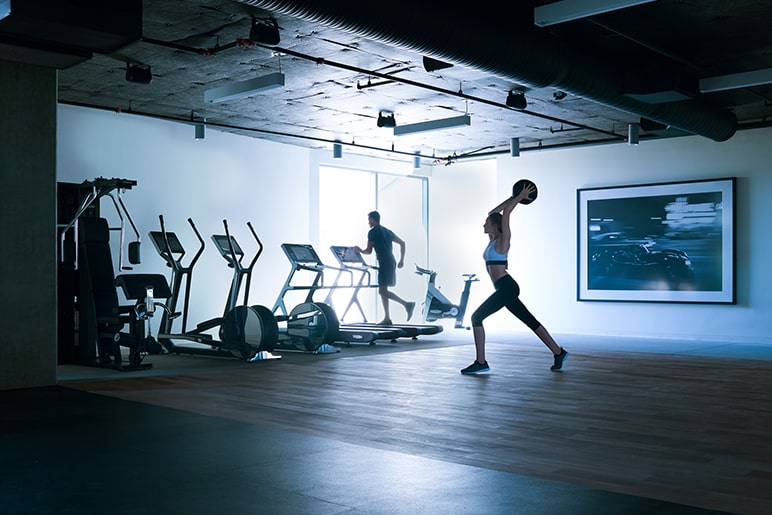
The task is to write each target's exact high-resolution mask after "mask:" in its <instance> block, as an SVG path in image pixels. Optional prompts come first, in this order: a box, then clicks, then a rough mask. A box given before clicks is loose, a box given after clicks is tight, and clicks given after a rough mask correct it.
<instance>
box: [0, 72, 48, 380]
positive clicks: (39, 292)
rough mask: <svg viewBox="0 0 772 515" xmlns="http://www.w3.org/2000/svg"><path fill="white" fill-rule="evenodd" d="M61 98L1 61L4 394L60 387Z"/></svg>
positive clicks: (41, 79)
mask: <svg viewBox="0 0 772 515" xmlns="http://www.w3.org/2000/svg"><path fill="white" fill-rule="evenodd" d="M56 98H57V72H56V70H55V69H51V68H43V67H38V66H31V65H25V64H16V63H10V62H5V61H0V199H1V201H0V389H6V390H7V389H12V388H25V387H34V386H46V385H52V384H56V364H57V363H56V334H57V326H56V316H57V315H56Z"/></svg>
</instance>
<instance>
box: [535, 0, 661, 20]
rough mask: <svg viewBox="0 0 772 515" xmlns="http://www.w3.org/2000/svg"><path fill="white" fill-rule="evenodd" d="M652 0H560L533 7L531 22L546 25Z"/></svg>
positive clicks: (651, 0)
mask: <svg viewBox="0 0 772 515" xmlns="http://www.w3.org/2000/svg"><path fill="white" fill-rule="evenodd" d="M653 1H654V0H562V1H560V2H552V3H551V4H545V5H540V6H538V7H534V8H533V22H534V23H535V24H536V25H538V26H539V27H548V26H550V25H555V24H557V23H563V22H567V21H571V20H578V19H580V18H587V17H588V16H594V15H596V14H601V13H605V12H609V11H616V10H617V9H624V8H625V7H632V6H634V5H639V4H646V3H649V2H653Z"/></svg>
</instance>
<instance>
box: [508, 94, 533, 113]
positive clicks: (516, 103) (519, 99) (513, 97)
mask: <svg viewBox="0 0 772 515" xmlns="http://www.w3.org/2000/svg"><path fill="white" fill-rule="evenodd" d="M527 105H528V101H527V100H526V99H525V91H516V90H515V91H510V92H509V94H508V95H507V106H508V107H512V108H514V109H521V110H522V109H525V107H526V106H527Z"/></svg>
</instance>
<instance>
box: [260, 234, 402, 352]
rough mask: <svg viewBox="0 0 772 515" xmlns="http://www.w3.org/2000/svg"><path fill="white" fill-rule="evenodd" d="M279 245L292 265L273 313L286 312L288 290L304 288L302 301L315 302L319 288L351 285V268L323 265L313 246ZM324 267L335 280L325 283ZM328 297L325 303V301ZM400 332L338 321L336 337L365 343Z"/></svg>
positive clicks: (330, 288)
mask: <svg viewBox="0 0 772 515" xmlns="http://www.w3.org/2000/svg"><path fill="white" fill-rule="evenodd" d="M281 248H282V250H283V251H284V255H286V256H287V259H288V260H289V262H290V264H291V265H292V268H291V269H290V273H289V275H288V276H287V279H286V280H285V281H284V286H283V287H282V289H281V292H280V293H279V296H278V298H277V299H276V302H275V303H274V305H273V313H274V314H276V313H277V312H278V313H280V314H282V315H287V306H286V304H285V301H284V297H285V296H286V295H287V293H289V292H291V291H301V292H305V300H304V302H316V301H314V294H315V293H316V292H317V291H319V290H325V289H327V290H332V289H340V288H353V287H354V284H353V272H352V271H349V270H346V269H344V268H335V267H330V266H327V265H325V264H324V263H322V260H321V258H320V257H319V255H318V254H317V253H316V250H314V248H313V246H311V245H306V244H298V243H282V245H281ZM325 271H330V272H336V273H337V276H336V279H335V282H334V283H333V284H332V285H328V284H325V282H324V278H325V277H324V275H325ZM345 277H348V279H349V280H348V281H345V282H344V284H341V281H340V280H341V279H342V278H345ZM328 301H329V296H328ZM328 301H327V302H325V303H326V304H328V305H329V302H328ZM404 335H405V333H404V331H402V330H400V329H399V328H397V327H392V326H376V325H360V324H340V326H339V330H338V337H337V339H336V341H338V342H343V343H369V344H371V345H373V344H375V342H376V341H377V340H392V341H393V340H395V339H396V338H398V337H400V336H404Z"/></svg>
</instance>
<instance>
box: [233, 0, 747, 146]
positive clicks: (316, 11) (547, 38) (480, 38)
mask: <svg viewBox="0 0 772 515" xmlns="http://www.w3.org/2000/svg"><path fill="white" fill-rule="evenodd" d="M239 1H240V2H241V3H244V4H248V5H251V6H255V7H259V8H261V9H265V10H268V11H271V12H273V13H278V14H282V15H286V16H291V17H294V18H299V19H303V20H306V21H311V22H316V23H319V24H321V25H325V26H329V27H333V28H336V29H340V30H343V31H346V32H349V33H353V34H357V35H360V36H362V37H367V38H369V39H372V40H375V41H380V42H382V43H386V44H390V45H394V46H399V47H402V48H405V49H406V50H410V51H413V52H416V53H418V54H422V55H428V56H430V57H432V58H434V59H439V60H442V61H447V62H451V63H456V64H462V65H465V66H469V67H471V68H475V69H478V70H481V71H484V72H487V73H490V74H491V75H495V76H499V77H502V78H506V79H508V80H512V81H514V82H516V83H519V84H523V85H526V86H528V87H532V88H545V87H554V88H556V89H560V90H562V91H566V92H568V93H571V94H573V95H576V96H579V97H582V98H586V99H588V100H592V101H594V102H598V103H599V104H604V105H607V106H610V107H613V108H616V109H620V110H622V111H626V112H629V113H632V114H635V115H638V116H641V117H644V118H647V119H650V120H655V121H657V122H660V123H662V124H664V125H667V126H671V127H674V128H678V129H681V130H683V131H686V132H689V133H692V134H698V135H700V136H704V137H706V138H710V139H712V140H714V141H726V140H728V139H729V138H731V137H732V136H733V135H734V134H735V132H736V131H737V117H736V116H735V115H734V113H733V112H732V111H729V110H726V109H720V108H717V107H715V106H711V105H708V104H705V103H703V102H700V101H699V100H689V101H683V102H672V103H667V104H648V103H645V102H641V101H638V100H635V99H632V98H630V97H627V96H625V95H623V94H622V93H621V91H623V89H624V87H625V76H626V73H625V72H626V69H625V67H624V66H623V65H622V64H621V63H620V64H619V66H615V65H614V64H610V63H608V62H607V61H606V60H603V59H601V58H593V57H592V49H582V48H581V42H577V43H576V45H573V44H572V45H571V48H567V47H566V46H564V45H563V44H562V43H561V42H560V41H559V40H558V39H557V38H556V37H554V36H552V35H551V34H550V33H549V32H548V31H546V30H544V29H539V28H537V27H535V26H533V24H532V23H531V20H532V18H531V14H530V13H528V12H524V13H522V15H521V16H520V18H519V21H518V17H517V15H516V14H515V15H504V13H500V15H496V14H495V13H491V12H490V10H489V9H488V10H487V11H488V12H487V14H483V15H477V16H475V15H474V13H471V12H470V11H472V10H471V9H468V8H464V9H463V10H459V11H458V12H457V11H456V10H454V9H460V8H454V7H452V4H449V3H447V2H444V1H442V2H431V1H429V2H427V1H423V2H415V1H406V0H392V1H391V2H389V3H388V4H387V5H383V6H381V7H379V8H378V12H377V13H376V12H374V11H373V7H371V4H370V3H369V2H362V1H361V0H327V1H325V2H319V1H314V0H239ZM631 64H635V63H631Z"/></svg>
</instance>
